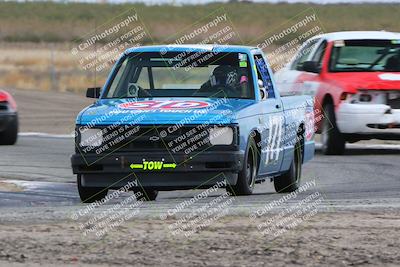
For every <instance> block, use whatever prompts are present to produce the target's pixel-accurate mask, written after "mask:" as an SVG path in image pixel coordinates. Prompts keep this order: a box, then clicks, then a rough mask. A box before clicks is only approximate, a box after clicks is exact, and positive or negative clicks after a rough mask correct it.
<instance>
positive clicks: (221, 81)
mask: <svg viewBox="0 0 400 267" xmlns="http://www.w3.org/2000/svg"><path fill="white" fill-rule="evenodd" d="M210 83H211V86H216V85H222V86H225V85H227V86H230V87H236V86H237V85H238V84H239V74H238V72H237V70H236V68H234V67H232V66H230V65H221V66H218V67H216V68H215V69H214V70H213V73H212V75H211V77H210Z"/></svg>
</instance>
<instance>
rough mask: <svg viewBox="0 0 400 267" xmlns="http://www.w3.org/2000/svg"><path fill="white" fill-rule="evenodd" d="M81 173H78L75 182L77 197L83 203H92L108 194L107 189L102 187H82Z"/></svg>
mask: <svg viewBox="0 0 400 267" xmlns="http://www.w3.org/2000/svg"><path fill="white" fill-rule="evenodd" d="M82 180H83V175H82V174H78V176H77V184H78V192H79V197H80V198H81V201H82V202H83V203H93V202H95V201H99V200H101V199H103V198H105V197H106V196H107V194H108V189H107V188H103V187H84V186H83V185H82Z"/></svg>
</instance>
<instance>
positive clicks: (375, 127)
mask: <svg viewBox="0 0 400 267" xmlns="http://www.w3.org/2000/svg"><path fill="white" fill-rule="evenodd" d="M336 124H337V126H338V127H339V130H340V132H342V133H344V134H365V135H373V136H375V137H377V136H379V135H382V136H384V135H394V136H396V135H399V136H400V109H391V108H390V106H388V105H383V104H350V103H342V104H340V106H339V107H338V110H337V112H336Z"/></svg>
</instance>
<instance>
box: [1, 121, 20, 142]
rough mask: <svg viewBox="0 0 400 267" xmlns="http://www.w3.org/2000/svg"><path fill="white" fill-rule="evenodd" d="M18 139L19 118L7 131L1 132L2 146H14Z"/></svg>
mask: <svg viewBox="0 0 400 267" xmlns="http://www.w3.org/2000/svg"><path fill="white" fill-rule="evenodd" d="M17 138H18V117H15V119H14V120H13V121H11V122H10V124H9V125H8V127H7V129H5V130H4V131H3V132H0V145H14V144H15V143H16V142H17Z"/></svg>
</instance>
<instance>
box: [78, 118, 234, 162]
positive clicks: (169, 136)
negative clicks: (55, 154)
mask: <svg viewBox="0 0 400 267" xmlns="http://www.w3.org/2000/svg"><path fill="white" fill-rule="evenodd" d="M210 127H212V126H206V127H205V126H203V125H188V126H186V125H185V126H180V127H179V126H175V125H169V126H165V125H163V126H147V125H146V126H130V127H127V126H117V127H103V128H102V131H103V139H104V142H103V144H102V146H101V147H97V148H91V149H90V150H84V148H81V149H79V150H80V151H79V152H80V153H96V154H103V153H110V152H117V151H118V152H141V151H143V152H144V151H163V152H165V153H169V154H175V153H185V154H188V155H190V154H193V153H198V152H199V151H203V150H207V149H212V145H211V144H210V143H209V140H208V136H209V135H208V130H209V128H210ZM96 128H97V127H96ZM78 132H79V131H78ZM234 132H235V133H237V132H236V130H235V131H234ZM115 133H117V134H115ZM77 141H78V140H77ZM236 143H237V138H236V137H235V138H234V144H233V145H232V146H224V148H223V149H226V150H229V149H232V148H233V147H235V144H236Z"/></svg>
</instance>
